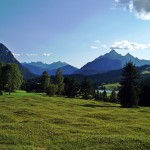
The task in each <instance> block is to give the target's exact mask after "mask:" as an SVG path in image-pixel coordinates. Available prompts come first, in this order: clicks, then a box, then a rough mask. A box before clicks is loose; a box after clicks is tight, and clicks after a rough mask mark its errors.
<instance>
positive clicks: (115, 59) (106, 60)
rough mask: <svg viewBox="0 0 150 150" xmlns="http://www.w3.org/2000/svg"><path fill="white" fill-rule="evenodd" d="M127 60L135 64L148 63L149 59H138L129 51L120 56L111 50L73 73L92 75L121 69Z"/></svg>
mask: <svg viewBox="0 0 150 150" xmlns="http://www.w3.org/2000/svg"><path fill="white" fill-rule="evenodd" d="M129 61H132V62H133V63H134V64H135V65H136V66H143V65H150V60H140V59H138V58H137V57H133V56H132V55H130V54H129V53H128V54H126V55H125V56H122V55H121V54H118V53H117V52H116V51H115V50H111V51H110V52H109V53H106V54H105V55H102V56H99V57H98V58H96V59H95V60H93V61H91V62H89V63H87V64H85V65H84V66H83V67H81V68H80V69H79V70H77V71H76V72H74V74H83V75H92V74H97V73H105V72H108V71H111V70H117V69H121V68H122V67H123V66H124V65H125V64H126V63H127V62H129Z"/></svg>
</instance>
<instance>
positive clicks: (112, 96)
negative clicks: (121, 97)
mask: <svg viewBox="0 0 150 150" xmlns="http://www.w3.org/2000/svg"><path fill="white" fill-rule="evenodd" d="M110 102H112V103H116V102H117V94H116V92H115V90H112V92H111V95H110Z"/></svg>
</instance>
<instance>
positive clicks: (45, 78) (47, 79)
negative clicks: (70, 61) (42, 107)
mask: <svg viewBox="0 0 150 150" xmlns="http://www.w3.org/2000/svg"><path fill="white" fill-rule="evenodd" d="M49 85H50V76H49V74H48V72H47V71H44V72H43V74H42V76H41V86H42V92H44V93H45V92H46V89H47V88H48V87H49Z"/></svg>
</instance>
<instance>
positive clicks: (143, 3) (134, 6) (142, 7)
mask: <svg viewBox="0 0 150 150" xmlns="http://www.w3.org/2000/svg"><path fill="white" fill-rule="evenodd" d="M115 2H116V3H117V5H118V6H121V7H123V9H124V10H129V11H130V13H135V16H136V17H137V18H139V19H142V20H150V0H115Z"/></svg>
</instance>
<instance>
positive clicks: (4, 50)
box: [0, 43, 36, 78]
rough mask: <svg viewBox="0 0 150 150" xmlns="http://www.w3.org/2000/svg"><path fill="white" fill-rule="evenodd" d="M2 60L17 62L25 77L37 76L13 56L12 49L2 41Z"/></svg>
mask: <svg viewBox="0 0 150 150" xmlns="http://www.w3.org/2000/svg"><path fill="white" fill-rule="evenodd" d="M0 61H2V62H4V63H15V64H17V65H18V67H19V69H20V71H21V73H22V75H23V76H24V78H33V77H36V76H35V75H34V74H32V73H31V72H30V71H29V70H28V69H27V68H25V67H23V66H22V65H21V63H20V62H19V61H18V60H17V59H16V58H15V57H14V56H13V54H12V53H11V51H10V50H9V49H8V48H7V47H6V46H5V45H3V44H2V43H0Z"/></svg>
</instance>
